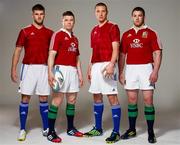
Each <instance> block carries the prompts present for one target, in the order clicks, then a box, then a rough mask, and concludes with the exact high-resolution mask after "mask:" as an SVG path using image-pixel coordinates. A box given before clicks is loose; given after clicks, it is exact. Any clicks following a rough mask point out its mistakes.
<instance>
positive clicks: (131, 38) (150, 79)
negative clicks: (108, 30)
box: [119, 7, 162, 143]
mask: <svg viewBox="0 0 180 145" xmlns="http://www.w3.org/2000/svg"><path fill="white" fill-rule="evenodd" d="M132 20H133V24H134V25H133V27H132V28H131V29H129V30H128V31H126V32H125V33H124V34H123V36H122V40H121V51H120V59H119V74H120V76H119V80H120V83H121V84H122V85H123V86H124V88H125V89H126V92H127V95H128V117H129V129H128V130H127V131H126V132H125V133H124V134H123V135H122V136H121V138H122V139H129V138H131V137H135V136H136V118H137V115H138V108H137V101H138V92H139V90H141V91H142V94H143V97H144V104H145V107H144V113H145V118H146V121H147V128H148V141H149V143H155V142H156V138H155V135H154V130H153V125H154V119H155V109H154V105H153V92H154V91H153V90H154V89H155V83H156V82H157V80H158V72H159V68H160V65H161V58H162V54H161V53H162V52H161V49H162V46H161V44H160V40H159V38H158V36H157V34H156V33H155V32H154V31H153V30H152V29H150V28H149V27H148V26H147V25H145V11H144V9H143V8H141V7H136V8H134V9H133V11H132ZM125 60H126V70H125V76H124V73H123V72H124V65H125Z"/></svg>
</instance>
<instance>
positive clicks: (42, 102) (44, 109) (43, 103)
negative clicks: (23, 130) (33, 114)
mask: <svg viewBox="0 0 180 145" xmlns="http://www.w3.org/2000/svg"><path fill="white" fill-rule="evenodd" d="M39 110H40V114H41V119H42V123H43V136H47V133H48V128H49V127H48V96H39Z"/></svg>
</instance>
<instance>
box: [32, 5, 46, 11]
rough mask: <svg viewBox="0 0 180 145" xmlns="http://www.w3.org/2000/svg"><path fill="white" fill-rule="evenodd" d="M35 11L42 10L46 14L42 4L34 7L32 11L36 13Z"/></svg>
mask: <svg viewBox="0 0 180 145" xmlns="http://www.w3.org/2000/svg"><path fill="white" fill-rule="evenodd" d="M35 10H41V11H44V12H45V8H44V7H43V5H41V4H36V5H34V6H33V7H32V11H35Z"/></svg>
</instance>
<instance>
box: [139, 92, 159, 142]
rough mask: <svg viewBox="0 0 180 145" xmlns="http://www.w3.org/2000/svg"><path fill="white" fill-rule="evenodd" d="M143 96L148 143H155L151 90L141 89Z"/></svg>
mask: <svg viewBox="0 0 180 145" xmlns="http://www.w3.org/2000/svg"><path fill="white" fill-rule="evenodd" d="M142 93H143V96H144V103H145V107H144V114H145V118H146V121H147V127H148V141H149V143H155V142H156V138H155V135H154V129H153V126H154V120H155V109H154V105H153V90H143V91H142Z"/></svg>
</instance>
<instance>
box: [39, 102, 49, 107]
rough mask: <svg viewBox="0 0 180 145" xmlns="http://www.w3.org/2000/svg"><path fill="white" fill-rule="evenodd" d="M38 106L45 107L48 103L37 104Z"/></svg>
mask: <svg viewBox="0 0 180 145" xmlns="http://www.w3.org/2000/svg"><path fill="white" fill-rule="evenodd" d="M39 106H41V107H46V106H48V102H39Z"/></svg>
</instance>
